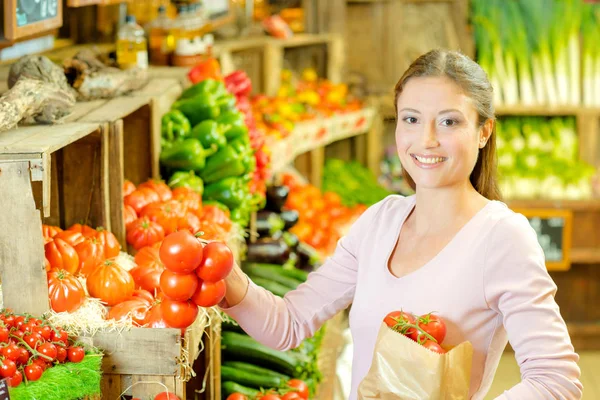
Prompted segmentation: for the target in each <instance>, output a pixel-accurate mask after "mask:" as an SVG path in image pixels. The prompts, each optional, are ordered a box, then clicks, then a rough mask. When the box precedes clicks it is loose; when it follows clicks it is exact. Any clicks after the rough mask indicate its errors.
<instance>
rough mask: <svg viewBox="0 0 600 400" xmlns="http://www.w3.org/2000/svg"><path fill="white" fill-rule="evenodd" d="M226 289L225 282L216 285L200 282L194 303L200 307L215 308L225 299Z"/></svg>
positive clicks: (193, 299)
mask: <svg viewBox="0 0 600 400" xmlns="http://www.w3.org/2000/svg"><path fill="white" fill-rule="evenodd" d="M226 288H227V286H226V285H225V281H224V280H222V281H218V282H215V283H210V282H202V281H200V283H199V285H198V289H197V290H196V293H194V295H193V296H192V301H193V302H194V303H196V305H198V306H200V307H212V306H215V305H217V304H219V303H220V302H221V300H223V298H224V297H225V292H226Z"/></svg>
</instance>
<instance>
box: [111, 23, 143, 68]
mask: <svg viewBox="0 0 600 400" xmlns="http://www.w3.org/2000/svg"><path fill="white" fill-rule="evenodd" d="M117 62H118V64H119V67H120V68H121V69H129V68H134V67H138V68H142V69H147V68H148V49H147V44H146V36H145V32H144V29H143V28H142V27H141V26H139V25H138V24H137V23H136V21H135V16H133V15H128V16H127V17H125V25H123V26H122V27H121V29H119V32H118V34H117Z"/></svg>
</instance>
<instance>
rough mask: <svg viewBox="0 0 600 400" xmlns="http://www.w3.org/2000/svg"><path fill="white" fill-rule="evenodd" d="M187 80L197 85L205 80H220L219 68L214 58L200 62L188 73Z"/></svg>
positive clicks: (221, 77)
mask: <svg viewBox="0 0 600 400" xmlns="http://www.w3.org/2000/svg"><path fill="white" fill-rule="evenodd" d="M188 79H189V80H190V81H191V82H192V83H198V82H200V81H203V80H205V79H217V80H222V79H223V76H222V75H221V66H220V65H219V61H217V60H216V59H214V58H209V59H208V60H206V61H204V62H201V63H200V64H198V65H196V66H195V67H194V68H192V69H191V70H190V72H188Z"/></svg>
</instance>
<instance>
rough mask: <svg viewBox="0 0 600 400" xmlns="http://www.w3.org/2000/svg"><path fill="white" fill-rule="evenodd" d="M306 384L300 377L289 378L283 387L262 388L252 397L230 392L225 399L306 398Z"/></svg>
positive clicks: (303, 399)
mask: <svg viewBox="0 0 600 400" xmlns="http://www.w3.org/2000/svg"><path fill="white" fill-rule="evenodd" d="M308 393H309V390H308V385H307V384H306V382H304V381H302V380H300V379H290V380H289V381H288V382H287V384H286V385H285V387H284V388H281V389H277V390H275V389H271V390H263V391H261V392H260V393H259V394H258V395H256V396H254V397H249V396H246V395H245V394H242V393H232V394H230V395H229V396H227V400H308Z"/></svg>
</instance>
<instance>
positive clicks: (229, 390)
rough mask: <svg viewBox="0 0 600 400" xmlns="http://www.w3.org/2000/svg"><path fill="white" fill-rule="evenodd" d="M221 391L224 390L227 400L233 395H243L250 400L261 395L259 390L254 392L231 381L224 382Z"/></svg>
mask: <svg viewBox="0 0 600 400" xmlns="http://www.w3.org/2000/svg"><path fill="white" fill-rule="evenodd" d="M221 389H223V395H224V397H225V398H226V397H227V396H229V395H230V394H233V393H241V394H243V395H244V396H248V397H249V398H251V399H253V398H255V397H256V396H257V395H258V394H259V391H258V390H254V389H252V388H249V387H246V386H242V385H240V384H238V383H235V382H231V381H226V382H223V383H222V384H221Z"/></svg>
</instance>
